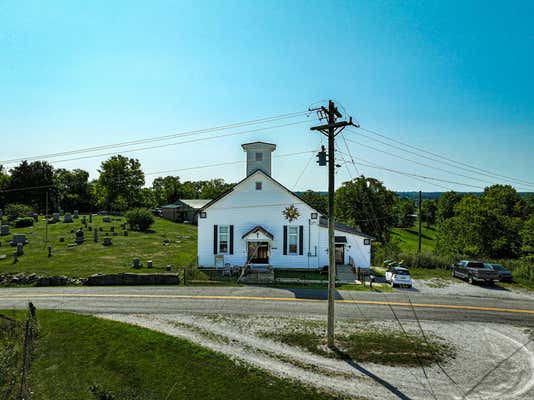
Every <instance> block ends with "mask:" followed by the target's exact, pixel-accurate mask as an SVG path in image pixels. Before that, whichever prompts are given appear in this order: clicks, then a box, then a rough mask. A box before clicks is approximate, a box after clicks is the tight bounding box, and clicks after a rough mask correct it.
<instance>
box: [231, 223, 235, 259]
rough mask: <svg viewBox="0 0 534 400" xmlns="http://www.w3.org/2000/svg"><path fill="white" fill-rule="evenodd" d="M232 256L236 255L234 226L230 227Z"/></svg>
mask: <svg viewBox="0 0 534 400" xmlns="http://www.w3.org/2000/svg"><path fill="white" fill-rule="evenodd" d="M230 254H234V226H233V225H230Z"/></svg>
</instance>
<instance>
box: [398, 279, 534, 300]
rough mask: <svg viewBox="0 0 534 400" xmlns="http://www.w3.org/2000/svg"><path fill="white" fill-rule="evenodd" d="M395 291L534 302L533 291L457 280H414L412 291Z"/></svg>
mask: <svg viewBox="0 0 534 400" xmlns="http://www.w3.org/2000/svg"><path fill="white" fill-rule="evenodd" d="M395 290H398V291H401V292H413V293H425V294H435V295H443V296H471V297H486V298H487V297H490V298H502V299H519V300H526V299H529V300H532V301H534V292H533V291H528V290H526V289H522V288H516V287H513V288H510V287H503V286H500V285H493V286H484V285H481V284H475V285H470V284H468V283H467V282H464V281H462V280H460V279H457V278H455V279H452V278H448V279H443V278H431V279H414V280H413V288H412V289H400V288H396V289H395Z"/></svg>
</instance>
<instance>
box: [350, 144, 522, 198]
mask: <svg viewBox="0 0 534 400" xmlns="http://www.w3.org/2000/svg"><path fill="white" fill-rule="evenodd" d="M343 138H344V139H345V140H347V141H349V142H351V143H354V144H357V145H359V146H363V147H367V148H369V149H371V150H374V151H377V152H380V153H383V154H387V155H390V156H392V157H395V158H399V159H401V160H405V161H409V162H411V163H414V164H417V165H421V166H423V167H427V168H432V169H435V170H436V171H442V172H446V173H449V174H453V175H457V176H461V177H463V178H468V179H471V180H474V181H478V182H482V183H486V184H490V185H492V184H494V183H495V182H492V181H487V180H484V179H479V178H475V177H472V176H469V175H464V174H461V173H459V172H455V171H451V170H448V169H444V168H440V167H436V166H434V165H430V164H425V163H422V162H420V161H416V160H413V159H410V158H407V157H403V156H400V155H398V154H395V153H390V152H388V151H385V150H382V149H379V148H377V147H374V146H371V145H368V144H364V143H361V142H357V141H355V140H351V139H346V138H345V137H343ZM518 189H520V190H525V191H529V190H532V189H529V188H522V187H518Z"/></svg>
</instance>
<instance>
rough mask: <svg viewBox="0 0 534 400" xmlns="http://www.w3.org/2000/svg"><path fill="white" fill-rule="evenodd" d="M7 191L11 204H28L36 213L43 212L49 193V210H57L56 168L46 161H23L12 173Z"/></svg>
mask: <svg viewBox="0 0 534 400" xmlns="http://www.w3.org/2000/svg"><path fill="white" fill-rule="evenodd" d="M9 172H10V175H11V178H10V180H9V184H8V186H7V189H8V190H9V192H7V195H6V197H7V200H8V201H9V202H10V203H21V204H27V205H29V206H30V207H32V208H33V209H34V210H35V211H38V212H43V211H44V209H45V202H46V200H45V198H46V193H47V192H48V206H49V210H53V209H56V208H57V201H56V189H55V187H54V168H53V167H52V166H51V165H50V164H49V163H47V162H46V161H34V162H31V163H29V162H27V161H22V162H21V163H20V164H19V165H17V166H16V167H14V168H12V169H11V170H10V171H9Z"/></svg>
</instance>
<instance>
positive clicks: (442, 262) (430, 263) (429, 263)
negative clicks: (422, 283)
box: [398, 251, 456, 269]
mask: <svg viewBox="0 0 534 400" xmlns="http://www.w3.org/2000/svg"><path fill="white" fill-rule="evenodd" d="M398 260H404V265H405V266H406V267H408V268H428V269H449V268H450V267H451V265H452V263H454V261H456V259H455V258H453V257H448V256H439V255H436V254H432V253H428V252H425V251H422V252H421V253H420V254H417V253H401V254H399V257H398Z"/></svg>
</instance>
